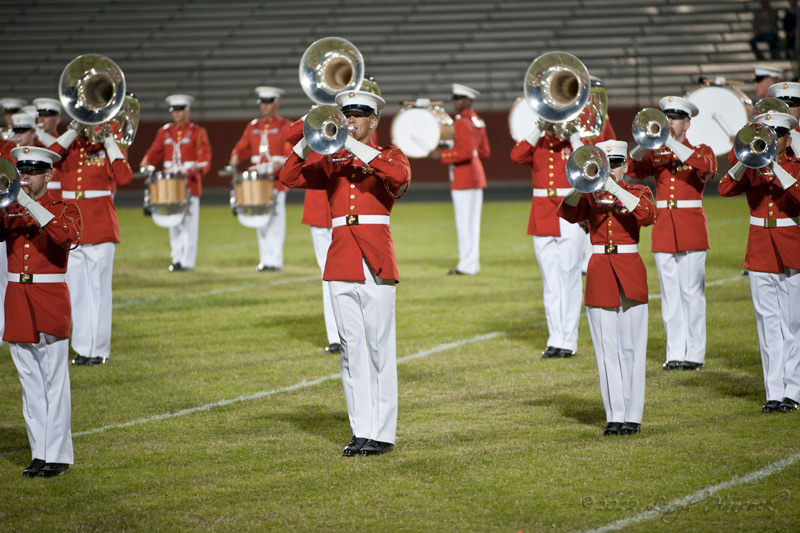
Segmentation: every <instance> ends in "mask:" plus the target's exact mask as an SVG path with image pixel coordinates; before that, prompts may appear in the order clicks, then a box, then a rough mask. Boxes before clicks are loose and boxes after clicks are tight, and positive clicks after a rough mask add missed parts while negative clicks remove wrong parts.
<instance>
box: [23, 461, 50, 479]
mask: <svg viewBox="0 0 800 533" xmlns="http://www.w3.org/2000/svg"><path fill="white" fill-rule="evenodd" d="M44 465H45V462H44V459H34V460H33V461H31V464H30V465H29V466H28V468H26V469H25V470H23V471H22V477H36V476H38V475H39V472H41V470H42V467H43V466H44Z"/></svg>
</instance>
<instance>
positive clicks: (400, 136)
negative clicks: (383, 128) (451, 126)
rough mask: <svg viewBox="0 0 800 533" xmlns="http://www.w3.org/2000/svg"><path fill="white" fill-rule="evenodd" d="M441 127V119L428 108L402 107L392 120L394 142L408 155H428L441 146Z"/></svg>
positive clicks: (419, 156) (414, 156) (415, 156)
mask: <svg viewBox="0 0 800 533" xmlns="http://www.w3.org/2000/svg"><path fill="white" fill-rule="evenodd" d="M441 128H442V125H441V123H440V122H439V119H438V118H437V117H436V115H435V113H433V111H431V110H430V109H428V108H421V107H409V108H406V109H401V110H400V112H398V113H397V115H395V117H394V120H392V144H393V145H395V146H397V147H398V148H400V149H401V150H402V151H403V153H404V154H405V155H406V157H412V158H421V157H428V154H430V153H431V152H432V151H433V150H435V149H436V148H438V147H439V141H440V140H441V138H442V130H441Z"/></svg>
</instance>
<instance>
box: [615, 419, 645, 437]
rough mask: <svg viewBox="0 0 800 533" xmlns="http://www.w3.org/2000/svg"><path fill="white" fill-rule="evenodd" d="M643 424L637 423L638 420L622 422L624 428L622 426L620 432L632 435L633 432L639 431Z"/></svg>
mask: <svg viewBox="0 0 800 533" xmlns="http://www.w3.org/2000/svg"><path fill="white" fill-rule="evenodd" d="M641 427H642V425H641V424H637V423H636V422H625V423H623V424H622V428H620V430H619V432H620V434H622V435H630V434H632V433H639V430H640V429H641Z"/></svg>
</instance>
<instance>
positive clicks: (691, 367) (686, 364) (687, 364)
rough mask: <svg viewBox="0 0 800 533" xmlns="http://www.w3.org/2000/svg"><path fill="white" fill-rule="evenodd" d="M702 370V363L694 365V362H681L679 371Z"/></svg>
mask: <svg viewBox="0 0 800 533" xmlns="http://www.w3.org/2000/svg"><path fill="white" fill-rule="evenodd" d="M700 368H703V363H696V362H695V361H681V370H698V369H700Z"/></svg>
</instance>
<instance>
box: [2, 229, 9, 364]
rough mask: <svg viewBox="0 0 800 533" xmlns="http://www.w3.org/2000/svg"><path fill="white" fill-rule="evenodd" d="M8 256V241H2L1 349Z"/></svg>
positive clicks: (4, 323)
mask: <svg viewBox="0 0 800 533" xmlns="http://www.w3.org/2000/svg"><path fill="white" fill-rule="evenodd" d="M6 272H8V255H6V241H0V348H2V347H3V332H4V331H5V330H6V312H5V308H6V307H5V300H6V287H8V276H6V275H5V274H6Z"/></svg>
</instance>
